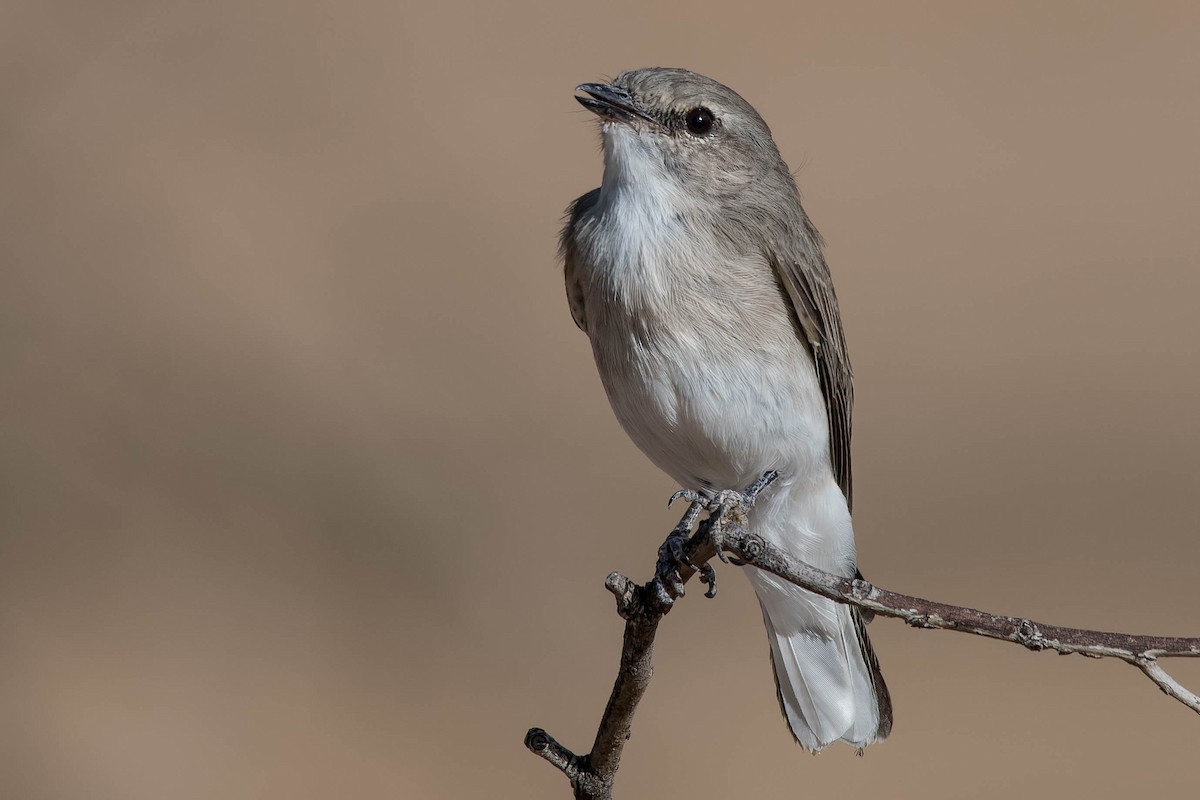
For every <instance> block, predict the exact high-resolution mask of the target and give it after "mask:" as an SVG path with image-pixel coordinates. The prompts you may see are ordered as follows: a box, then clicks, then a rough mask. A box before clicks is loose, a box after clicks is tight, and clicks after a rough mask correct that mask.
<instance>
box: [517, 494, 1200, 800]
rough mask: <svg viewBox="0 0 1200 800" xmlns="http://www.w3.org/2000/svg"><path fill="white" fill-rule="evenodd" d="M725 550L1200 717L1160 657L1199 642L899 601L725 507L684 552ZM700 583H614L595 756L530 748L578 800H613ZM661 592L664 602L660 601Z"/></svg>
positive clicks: (1189, 651)
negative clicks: (1052, 657) (1139, 682)
mask: <svg viewBox="0 0 1200 800" xmlns="http://www.w3.org/2000/svg"><path fill="white" fill-rule="evenodd" d="M719 550H724V551H728V552H729V553H731V554H733V556H734V557H735V558H736V559H737V561H736V563H739V564H745V565H749V566H753V567H757V568H758V569H761V570H765V571H766V572H770V573H772V574H774V575H777V576H779V577H780V578H783V579H784V580H786V581H788V582H790V583H792V584H795V585H796V586H799V587H801V588H803V589H807V590H809V591H810V592H814V593H815V594H819V595H821V596H822V597H827V598H829V599H830V600H834V601H836V602H838V603H846V604H849V605H853V606H858V607H859V608H861V609H864V610H865V611H869V612H872V613H874V614H876V615H878V616H883V617H895V618H897V619H902V620H904V621H905V622H907V623H908V624H909V625H912V626H913V627H915V628H928V629H940V630H948V631H959V632H961V633H972V634H975V635H977V636H986V637H988V638H991V639H998V640H1000V641H1006V642H1015V643H1017V644H1020V645H1022V646H1024V647H1026V648H1028V649H1030V650H1053V651H1055V652H1057V653H1063V654H1067V653H1078V654H1080V655H1083V656H1087V657H1089V658H1116V659H1119V660H1121V661H1124V662H1126V663H1128V664H1132V665H1134V666H1135V667H1137V668H1138V669H1139V670H1141V671H1142V673H1144V674H1145V675H1146V677H1147V678H1149V679H1150V680H1152V681H1153V682H1154V683H1155V684H1156V685H1157V686H1158V687H1159V688H1160V689H1161V690H1162V691H1163V692H1164V693H1165V694H1166V695H1167V696H1168V697H1172V698H1174V699H1175V700H1178V701H1179V702H1180V703H1183V704H1184V705H1185V706H1187V707H1188V708H1190V709H1192V710H1193V711H1195V712H1196V713H1197V714H1200V695H1197V694H1195V693H1193V692H1191V691H1189V690H1188V689H1186V688H1184V687H1183V686H1182V685H1180V684H1179V683H1178V682H1177V681H1176V680H1175V679H1174V678H1172V677H1171V676H1170V675H1169V674H1168V673H1167V671H1166V670H1164V669H1163V668H1162V666H1161V665H1160V664H1159V663H1158V659H1160V658H1172V657H1200V637H1196V638H1179V637H1165V636H1134V635H1130V634H1125V633H1107V632H1104V631H1092V630H1085V629H1082V628H1065V627H1062V626H1058V625H1047V624H1044V623H1040V622H1034V621H1033V620H1030V619H1026V618H1024V617H1009V616H1001V615H998V614H989V613H987V612H985V611H977V610H976V609H973V608H966V607H963V606H952V605H947V604H945V603H936V602H933V601H932V600H923V599H921V598H919V597H911V596H909V595H905V594H899V593H897V592H891V591H888V590H887V589H881V588H879V587H877V586H874V585H872V584H870V583H868V582H867V581H864V580H861V579H855V578H845V577H842V576H839V575H833V574H831V573H828V572H824V571H822V570H819V569H816V568H815V567H812V566H809V565H808V564H805V563H804V562H802V561H800V560H799V559H796V558H794V557H792V556H790V555H788V554H787V553H785V552H783V551H782V550H780V549H779V548H777V547H775V546H773V545H771V544H770V543H768V542H767V541H765V540H764V539H762V538H761V537H759V536H757V535H754V534H752V533H750V532H748V531H747V530H746V528H745V515H744V513H743V512H742V510H741V509H740V508H739V507H737V506H733V507H732V508H722V509H721V510H720V512H718V513H716V514H714V515H713V516H712V517H710V518H709V519H706V520H704V521H703V522H701V523H700V526H699V528H698V530H697V531H696V533H695V534H694V535H693V536H692V537H691V538H690V539H689V540H688V542H687V544H686V545H684V548H683V555H684V562H685V563H690V564H695V565H697V566H701V565H704V564H707V562H708V561H709V559H711V558H712V557H713V556H715V555H718V551H719ZM721 558H722V559H724V556H723V555H722V556H721ZM694 574H695V570H692V569H690V568H688V567H684V568H682V569H681V570H680V571H679V577H680V579H681V580H680V584H679V585H678V586H676V587H672V586H670V585H666V586H665V587H661V586H659V585H658V584H657V583H656V581H650V582H649V583H646V584H644V585H641V586H639V585H637V584H635V583H634V582H633V581H631V580H629V579H628V578H626V577H625V576H623V575H620V574H618V573H615V572H614V573H613V574H611V575H609V576H608V580H607V581H606V582H605V587H606V588H607V589H608V590H609V591H610V592H612V593H613V595H614V596H615V597H616V599H617V613H619V614H620V615H621V617H622V618H623V619H624V620H625V637H624V644H623V646H622V649H621V667H620V670H619V671H618V673H617V680H616V682H615V684H614V685H613V691H612V695H611V697H610V698H609V701H608V706H607V707H606V708H605V710H604V716H603V718H602V719H601V721H600V727H599V729H598V730H597V732H596V740H595V742H594V743H593V744H592V750H591V752H590V753H588V754H587V755H585V756H577V755H575V754H574V753H572V752H571V751H570V750H567V749H566V748H565V747H563V746H562V745H561V744H559V743H558V742H557V741H556V740H555V739H554V738H553V737H552V736H550V735H549V734H548V733H546V732H545V731H543V730H542V729H541V728H532V729H530V731H529V733H528V734H526V737H525V746H526V747H528V748H529V749H530V750H531V751H533V752H534V753H536V754H537V755H540V756H541V757H542V758H544V759H546V760H547V761H549V762H550V763H551V764H553V765H554V766H555V767H557V768H558V769H559V770H560V771H561V772H563V774H565V775H566V776H567V778H568V780H570V781H571V785H572V787H573V788H574V791H575V797H576V798H577V799H578V800H611V798H612V787H613V781H614V780H615V778H616V773H617V770H618V768H619V767H620V764H621V753H622V751H623V750H624V747H625V742H626V741H627V740H628V739H629V736H630V731H631V726H632V723H633V715H634V712H635V711H636V710H637V706H638V703H639V702H640V701H641V699H642V696H643V695H644V694H645V692H646V687H647V686H648V685H649V683H650V677H651V675H652V674H653V666H652V664H651V655H652V654H653V651H654V636H655V633H656V631H657V630H658V623H659V621H660V620H661V619H662V618H663V616H664V615H666V613H667V612H669V611H670V610H671V605H672V603H673V602H674V600H676V599H678V597H680V596H682V594H683V591H682V587H683V583H686V582H687V581H688V580H689V579H690V578H691V577H692V576H693V575H694ZM663 588H665V589H666V595H667V597H666V598H664V597H663V595H662V593H661V589H663ZM713 590H714V591H715V583H714V584H713Z"/></svg>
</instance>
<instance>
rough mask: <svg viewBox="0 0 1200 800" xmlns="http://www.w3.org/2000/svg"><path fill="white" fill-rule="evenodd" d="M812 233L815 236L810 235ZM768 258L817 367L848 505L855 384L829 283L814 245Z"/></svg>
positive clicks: (833, 453) (778, 251)
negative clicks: (851, 424) (851, 420)
mask: <svg viewBox="0 0 1200 800" xmlns="http://www.w3.org/2000/svg"><path fill="white" fill-rule="evenodd" d="M813 234H814V237H815V231H813ZM811 241H815V239H813V240H811ZM767 255H768V258H769V260H770V262H771V266H772V267H773V268H774V269H775V274H776V275H777V276H778V277H779V282H780V283H781V284H782V285H783V288H784V290H785V291H786V292H787V296H788V298H789V299H790V300H791V301H792V308H793V309H794V310H795V313H796V320H797V321H798V322H799V325H800V332H801V334H802V335H803V337H804V339H805V342H806V344H807V345H808V349H809V353H811V355H812V359H813V364H814V365H815V366H816V370H817V378H818V379H819V380H820V383H821V393H822V394H823V395H824V396H825V411H826V414H827V415H828V417H829V456H830V460H831V462H832V464H833V474H834V477H835V478H836V479H837V482H838V486H840V487H841V488H842V493H843V494H844V495H846V504H847V505H848V506H850V505H852V492H851V473H850V418H851V415H852V412H853V408H854V384H853V379H852V375H851V371H850V355H849V353H848V352H847V351H846V337H845V334H843V332H842V317H841V314H840V313H839V312H838V304H837V295H836V294H834V291H833V280H832V278H831V277H830V275H829V268H828V267H827V266H826V265H825V259H824V258H823V257H822V256H821V253H820V250H819V249H818V247H817V246H809V247H803V248H800V247H797V249H796V251H795V252H787V249H786V248H776V249H775V250H774V251H773V252H769V253H768V254H767Z"/></svg>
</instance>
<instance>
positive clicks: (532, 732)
mask: <svg viewBox="0 0 1200 800" xmlns="http://www.w3.org/2000/svg"><path fill="white" fill-rule="evenodd" d="M551 741H552V740H551V738H550V734H548V733H546V732H545V731H544V730H542V729H541V728H530V729H529V732H528V733H526V734H525V747H527V748H528V749H530V750H532V751H533V752H535V753H540V752H542V751H543V750H545V749H546V748H547V747H549V746H550V742H551Z"/></svg>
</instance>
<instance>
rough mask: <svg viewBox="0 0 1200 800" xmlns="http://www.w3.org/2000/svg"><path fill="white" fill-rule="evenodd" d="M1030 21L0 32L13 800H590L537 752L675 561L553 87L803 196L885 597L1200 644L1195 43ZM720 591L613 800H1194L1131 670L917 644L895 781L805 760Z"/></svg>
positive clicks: (29, 10) (585, 150)
mask: <svg viewBox="0 0 1200 800" xmlns="http://www.w3.org/2000/svg"><path fill="white" fill-rule="evenodd" d="M1000 6H1001V4H993V8H992V9H991V10H984V8H983V6H982V4H963V3H957V2H947V3H939V4H913V3H904V4H894V3H879V4H872V5H857V4H848V3H833V2H828V3H779V4H777V5H773V6H772V5H764V4H756V3H748V2H738V3H731V2H711V1H710V0H695V1H694V2H689V3H680V4H676V5H672V4H668V3H663V2H652V3H647V2H624V3H613V4H609V5H607V6H601V5H600V4H599V3H595V2H593V3H566V2H560V3H556V4H550V3H533V2H528V3H483V2H478V3H474V4H470V5H462V6H456V5H455V4H452V3H442V4H433V3H429V4H424V3H415V2H413V1H412V0H400V2H399V3H397V2H395V0H377V1H375V2H372V1H371V0H361V1H360V0H355V1H353V2H342V3H334V2H324V3H320V2H313V1H312V0H301V1H299V2H297V1H296V0H293V1H292V2H283V1H282V0H278V1H277V2H272V1H271V0H251V1H250V2H246V0H218V1H217V2H207V3H184V2H163V0H144V1H143V2H104V3H99V2H82V0H77V2H74V3H62V2H49V0H38V1H37V2H19V1H18V2H8V3H5V4H4V5H3V8H2V10H0V22H2V24H0V31H2V33H0V38H2V41H0V45H2V46H0V109H2V111H3V113H2V115H0V186H2V187H3V189H2V192H0V253H2V258H3V262H2V270H0V326H2V328H0V370H2V372H0V375H2V380H3V383H2V384H0V388H2V391H0V444H2V448H0V470H2V477H0V526H2V527H0V796H2V797H5V798H16V799H18V800H39V799H40V798H47V799H53V800H58V799H59V798H62V799H64V800H68V799H73V798H87V799H88V800H107V799H108V798H113V799H114V800H116V799H117V798H120V799H121V800H127V799H134V800H142V799H145V800H162V798H171V800H190V799H191V798H195V799H196V800H201V799H203V800H208V799H209V798H247V799H249V798H281V799H285V800H307V799H308V798H341V797H347V798H405V799H407V798H413V799H414V800H415V799H416V798H434V799H440V798H466V797H473V796H479V797H483V796H486V797H503V798H526V797H539V798H540V797H544V798H563V797H567V796H568V793H567V785H566V783H565V781H564V780H563V779H562V777H561V776H560V775H558V774H557V773H556V772H554V771H553V770H552V769H551V768H550V767H548V766H547V765H546V764H544V763H542V762H541V761H540V760H538V759H537V758H534V757H533V756H531V755H529V754H528V753H526V752H525V751H524V749H523V748H522V746H521V739H522V736H523V734H524V732H525V730H526V728H527V727H529V726H530V725H534V724H538V725H542V726H544V727H546V728H547V729H549V730H550V731H551V732H553V733H554V734H556V735H557V736H558V737H559V738H561V739H562V740H563V741H564V742H565V743H566V744H568V745H570V746H573V747H576V748H577V749H581V750H586V748H587V745H588V743H589V742H590V740H591V736H592V734H593V732H594V726H595V723H596V720H597V718H598V715H599V713H600V711H601V709H602V707H603V704H604V701H605V699H606V697H607V694H608V691H609V687H610V682H611V679H612V676H613V672H614V669H615V660H616V655H617V644H618V638H619V635H620V621H619V620H618V619H617V617H616V615H615V614H614V613H613V608H612V602H611V598H610V597H609V596H608V595H607V594H606V593H605V592H604V591H603V589H602V588H601V584H602V581H603V578H604V576H605V575H606V574H607V573H608V572H609V571H610V570H613V569H621V570H624V571H627V572H629V573H630V574H632V575H634V576H637V577H640V578H645V577H647V576H648V574H649V570H650V568H651V565H652V562H653V556H654V548H655V547H656V545H657V544H658V542H659V540H660V539H661V537H662V536H663V534H664V533H665V532H666V530H667V529H668V528H669V526H670V524H671V523H672V522H673V519H674V515H673V514H671V513H670V512H668V511H666V510H665V508H664V501H665V499H666V497H667V495H668V494H669V493H670V491H671V490H672V489H673V488H674V487H673V486H672V484H671V483H670V482H669V481H668V480H667V479H666V478H664V477H663V476H661V475H659V474H658V473H657V472H656V471H655V470H654V469H653V468H652V467H651V466H650V465H649V464H648V463H647V462H646V460H645V459H644V458H643V457H642V456H641V455H640V454H639V453H638V452H637V451H636V450H635V449H634V448H633V447H632V446H631V445H630V444H629V443H628V442H627V441H626V439H625V437H624V436H623V434H622V433H621V432H620V430H619V429H618V428H617V426H616V424H615V422H614V421H613V419H612V417H611V415H610V412H609V410H608V408H607V404H606V402H605V400H604V397H603V394H602V391H601V389H600V386H599V384H598V381H597V380H596V377H595V374H594V371H593V367H592V364H591V357H590V354H589V351H588V347H587V345H586V342H585V339H584V337H583V336H582V335H580V334H579V333H578V332H577V331H576V330H575V328H574V326H573V325H572V324H571V321H570V318H569V316H568V313H567V309H566V305H565V301H564V299H563V297H562V288H561V283H560V279H559V275H558V267H557V265H556V262H555V235H556V232H557V228H558V224H559V221H558V218H559V215H560V213H561V211H562V209H563V208H564V206H565V205H566V204H567V203H568V202H569V201H570V200H571V199H572V198H574V197H576V196H577V195H579V194H581V193H583V192H584V191H587V190H588V189H590V188H592V187H593V186H595V185H596V184H597V182H598V180H599V176H600V162H599V158H598V156H597V151H596V140H595V132H594V127H593V123H592V120H591V118H590V117H589V115H587V114H586V113H585V112H583V111H582V110H581V109H579V108H578V107H577V105H576V104H575V102H574V101H573V100H572V99H571V98H572V87H573V86H574V85H575V84H577V83H579V82H582V81H586V80H595V79H598V78H601V77H603V76H605V75H613V74H615V73H616V72H618V71H620V70H622V69H626V68H631V67H637V66H644V65H648V64H666V65H681V66H688V67H691V68H693V69H696V70H699V71H702V72H705V73H708V74H711V75H713V76H715V77H717V78H719V79H721V80H724V81H725V82H727V83H729V84H731V85H732V86H734V87H735V88H737V89H739V90H740V91H741V92H742V93H743V94H744V95H745V96H746V97H747V98H748V99H750V100H751V102H753V103H754V104H755V105H756V106H757V107H758V108H759V110H760V111H761V112H762V113H763V115H764V116H765V117H766V119H767V120H768V121H769V122H770V124H771V125H772V127H773V129H774V131H775V136H776V139H777V141H778V143H779V145H780V148H781V149H782V151H783V153H784V154H785V157H786V158H787V159H788V161H789V163H790V164H791V165H792V166H793V167H794V168H796V169H797V170H798V171H799V176H800V181H801V185H802V188H803V190H804V193H805V198H806V202H807V205H808V208H809V211H810V212H811V214H812V215H813V217H814V219H815V220H816V222H817V224H818V225H819V227H820V229H821V230H822V232H823V233H824V234H825V236H826V238H827V240H828V242H829V250H828V253H829V258H830V261H831V263H832V265H833V268H834V271H835V276H836V279H837V282H838V290H839V294H840V296H841V299H842V305H843V311H844V316H845V320H846V327H847V332H848V336H849V341H850V345H851V352H852V354H853V359H854V364H855V367H856V371H857V381H858V383H857V386H858V398H859V400H858V408H857V418H856V426H855V430H856V438H855V466H856V472H857V474H856V489H857V492H856V496H857V500H858V503H857V523H858V529H859V546H860V553H861V561H862V565H863V569H864V571H865V572H866V573H867V574H868V576H869V577H871V578H873V579H874V580H876V581H877V582H879V583H880V584H882V585H885V586H888V587H889V588H894V589H897V590H901V591H907V592H912V593H917V594H923V595H926V596H929V597H933V598H936V599H940V600H944V601H950V602H961V603H967V604H971V605H975V606H978V607H982V608H986V609H989V610H995V611H1001V612H1008V613H1019V614H1028V615H1032V616H1034V617H1036V618H1041V619H1045V620H1047V621H1054V622H1057V623H1061V624H1071V625H1080V626H1098V627H1108V628H1115V629H1119V630H1130V631H1134V632H1144V633H1176V634H1197V633H1200V619H1198V613H1197V612H1198V610H1200V593H1198V592H1197V588H1196V569H1197V564H1198V563H1200V538H1198V537H1197V536H1196V530H1197V527H1198V525H1197V520H1196V514H1195V509H1196V500H1197V497H1198V496H1200V458H1198V456H1197V447H1198V445H1200V316H1198V315H1197V314H1196V310H1197V305H1198V296H1200V238H1198V237H1197V233H1196V231H1197V217H1198V215H1200V168H1198V164H1200V161H1198V158H1200V157H1198V156H1197V142H1200V102H1198V101H1197V98H1200V11H1197V10H1196V7H1195V4H1193V3H1178V4H1168V3H1157V4H1144V3H1140V4H1133V3H1123V4H1101V3H1063V2H1057V3H1056V2H1051V3H1046V2H1031V3H1020V4H1018V3H1007V4H1003V8H1001V7H1000ZM735 572H736V571H735V570H734V569H733V568H723V569H722V574H723V576H724V577H723V580H722V584H721V593H720V595H719V596H718V598H717V599H716V600H715V601H707V600H704V599H702V598H701V597H699V595H698V593H693V595H692V596H689V597H688V598H687V600H686V601H685V602H684V603H683V605H682V606H681V607H680V608H679V609H678V611H677V612H676V613H673V614H672V615H671V617H670V618H669V619H668V620H667V623H666V624H665V626H664V628H663V631H662V635H661V637H660V641H659V653H658V661H657V666H658V670H657V674H656V679H655V682H654V684H653V686H652V687H651V690H650V693H649V695H648V697H647V700H646V702H645V705H644V706H643V708H642V711H641V714H640V715H639V717H638V719H637V724H636V728H635V738H634V740H633V742H632V743H631V745H630V748H629V750H628V754H627V757H626V760H625V765H624V768H623V770H622V772H621V779H620V788H621V789H622V790H623V792H622V796H624V797H627V798H632V797H651V796H655V793H656V792H658V793H662V794H660V795H659V796H682V795H684V794H686V795H688V796H700V797H705V798H714V800H715V799H716V798H743V797H764V798H766V797H770V798H796V797H810V798H811V797H831V796H833V793H834V792H836V793H838V796H857V797H899V798H964V797H970V798H1007V797H1012V796H1014V795H1018V794H1019V795H1021V796H1031V797H1038V796H1050V795H1051V793H1052V792H1065V794H1064V795H1061V796H1071V797H1078V796H1084V795H1085V794H1086V795H1087V796H1090V797H1097V798H1115V797H1125V796H1129V795H1130V794H1131V793H1135V792H1137V793H1140V792H1143V791H1144V790H1147V789H1161V790H1164V791H1165V790H1169V789H1173V790H1176V791H1194V790H1195V774H1196V773H1195V766H1196V752H1197V745H1200V719H1197V718H1196V716H1195V715H1194V714H1191V713H1190V712H1189V711H1187V710H1186V709H1184V708H1183V707H1182V706H1179V705H1176V704H1174V703H1172V702H1170V701H1169V700H1167V699H1166V698H1164V697H1162V696H1161V695H1160V694H1159V692H1158V691H1157V690H1156V689H1155V688H1154V687H1153V686H1152V685H1151V684H1150V683H1149V682H1147V681H1145V680H1144V679H1142V678H1141V676H1139V675H1138V674H1137V673H1136V672H1134V671H1133V670H1131V669H1130V668H1128V667H1127V666H1124V665H1122V664H1118V663H1107V662H1105V663H1093V662H1089V661H1086V660H1084V659H1082V658H1077V657H1072V658H1058V657H1055V656H1052V655H1047V654H1043V655H1034V654H1031V653H1028V652H1025V651H1023V650H1020V649H1018V648H1015V647H1012V646H1007V645H1001V644H997V643H994V642H987V641H983V640H976V639H971V638H968V637H965V636H960V635H953V634H947V633H932V632H920V631H913V630H909V629H907V628H905V627H904V626H902V625H900V624H899V623H896V622H893V621H886V620H885V621H879V622H877V623H876V624H875V625H874V626H873V636H874V638H875V641H876V646H877V649H878V651H879V653H880V656H881V658H882V661H883V665H884V668H885V672H886V673H887V676H888V680H889V683H890V684H891V688H892V692H893V695H894V697H895V703H896V727H895V733H894V734H893V737H892V739H891V740H890V741H888V742H887V743H886V744H884V745H882V746H880V747H878V748H873V749H872V750H870V751H869V752H868V753H867V755H866V757H865V758H862V759H858V758H854V757H853V754H852V753H851V752H850V751H849V750H848V749H845V748H840V749H837V750H834V751H831V752H828V753H826V754H824V755H822V756H820V757H819V758H811V757H808V756H806V755H804V754H803V753H802V752H801V751H800V750H799V749H797V748H796V747H795V746H794V745H793V744H792V743H791V741H790V739H789V737H788V735H787V733H786V731H785V728H784V725H783V723H782V722H781V720H780V718H779V713H778V711H777V709H776V707H775V700H774V697H773V692H772V685H771V678H770V674H769V669H768V666H767V658H766V643H765V638H764V634H763V631H762V629H761V623H760V619H759V613H758V610H757V608H756V606H755V603H754V600H753V598H752V596H751V593H750V592H749V591H748V587H747V586H746V585H745V583H744V581H743V580H742V579H741V578H740V576H738V575H736V574H735ZM1178 666H1180V670H1179V674H1180V676H1181V677H1182V678H1185V679H1188V680H1190V681H1191V683H1192V684H1193V686H1196V685H1200V664H1187V665H1178Z"/></svg>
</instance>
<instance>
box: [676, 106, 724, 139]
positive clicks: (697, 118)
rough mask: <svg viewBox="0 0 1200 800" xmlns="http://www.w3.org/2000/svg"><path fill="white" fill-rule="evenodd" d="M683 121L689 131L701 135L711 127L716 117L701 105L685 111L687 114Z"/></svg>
mask: <svg viewBox="0 0 1200 800" xmlns="http://www.w3.org/2000/svg"><path fill="white" fill-rule="evenodd" d="M683 121H684V122H685V123H686V124H687V129H688V130H689V131H691V132H692V133H694V134H696V135H697V136H703V135H704V134H706V133H708V132H709V131H711V130H712V129H713V123H714V122H716V121H717V118H716V117H714V116H713V113H712V112H711V111H709V110H708V109H707V108H705V107H703V106H701V107H700V108H693V109H692V110H691V111H689V112H687V116H686V117H684V118H683Z"/></svg>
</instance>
